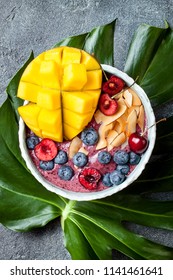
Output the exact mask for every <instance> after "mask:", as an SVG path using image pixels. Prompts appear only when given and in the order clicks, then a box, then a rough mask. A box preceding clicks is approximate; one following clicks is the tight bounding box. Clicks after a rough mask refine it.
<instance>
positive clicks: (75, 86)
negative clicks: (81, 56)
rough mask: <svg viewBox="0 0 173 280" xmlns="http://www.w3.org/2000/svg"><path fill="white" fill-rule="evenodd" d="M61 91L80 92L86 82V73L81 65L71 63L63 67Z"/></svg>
mask: <svg viewBox="0 0 173 280" xmlns="http://www.w3.org/2000/svg"><path fill="white" fill-rule="evenodd" d="M62 82H63V84H62V89H63V90H81V89H82V88H83V86H84V85H85V84H86V82H87V73H86V69H85V66H84V65H83V64H77V63H72V64H68V65H66V66H65V67H64V74H63V81H62Z"/></svg>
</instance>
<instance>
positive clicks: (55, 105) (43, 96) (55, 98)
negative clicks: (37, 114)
mask: <svg viewBox="0 0 173 280" xmlns="http://www.w3.org/2000/svg"><path fill="white" fill-rule="evenodd" d="M36 102H37V104H38V106H40V107H43V108H45V109H48V110H56V109H59V108H61V94H60V91H59V90H53V89H49V88H40V91H39V92H38V95H37V101H36Z"/></svg>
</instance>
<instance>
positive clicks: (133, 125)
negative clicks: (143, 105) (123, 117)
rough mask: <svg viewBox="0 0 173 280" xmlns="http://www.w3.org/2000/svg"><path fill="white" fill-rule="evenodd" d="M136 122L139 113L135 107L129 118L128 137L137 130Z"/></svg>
mask: <svg viewBox="0 0 173 280" xmlns="http://www.w3.org/2000/svg"><path fill="white" fill-rule="evenodd" d="M136 124H137V114H136V110H135V109H133V110H132V111H131V113H130V114H129V115H128V118H127V131H126V134H127V136H128V137H129V136H130V134H132V133H134V132H135V131H136Z"/></svg>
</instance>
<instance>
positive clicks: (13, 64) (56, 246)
mask: <svg viewBox="0 0 173 280" xmlns="http://www.w3.org/2000/svg"><path fill="white" fill-rule="evenodd" d="M172 15H173V0H146V1H144V0H131V1H130V0H129V1H128V0H121V1H120V0H112V1H108V0H95V1H94V0H88V1H87V0H76V1H74V0H69V1H67V0H61V1H59V0H50V1H48V0H45V1H41V0H33V1H32V0H31V1H29V0H28V1H27V0H0V87H1V90H0V103H2V102H3V100H4V99H5V88H6V86H7V84H8V82H9V80H10V79H11V78H12V76H13V75H14V74H15V72H16V71H17V70H18V69H19V68H20V67H21V65H22V64H23V63H24V62H25V61H26V60H27V58H28V56H29V54H30V52H31V50H33V51H34V53H35V55H37V54H39V53H40V52H42V51H44V50H45V49H49V48H51V47H52V46H53V45H54V44H55V43H56V42H58V41H60V40H62V39H64V38H66V37H68V36H72V35H77V34H80V33H85V32H88V31H91V29H92V28H94V27H96V26H98V25H102V24H106V23H109V22H111V21H112V20H114V19H115V18H117V24H116V31H115V42H114V43H115V66H116V67H118V68H119V69H121V70H123V67H124V61H125V59H126V55H127V51H128V47H129V43H130V40H131V38H132V36H133V34H134V31H135V30H136V29H137V27H138V26H139V25H140V24H141V23H147V24H150V25H154V26H160V27H163V26H164V20H167V21H168V22H169V24H170V25H171V26H173V17H172ZM168 199H170V197H168ZM129 228H130V229H131V230H134V231H135V232H138V233H142V234H143V235H144V236H146V237H148V238H150V239H151V240H155V241H159V242H161V243H162V244H165V245H169V246H172V247H173V233H172V232H168V231H165V230H154V229H148V228H146V227H141V226H135V225H129ZM114 258H115V259H126V257H125V256H123V255H122V254H120V253H118V252H115V254H114ZM0 259H30V260H31V259H64V260H65V259H70V256H69V254H68V252H67V251H66V249H65V247H64V245H63V233H62V231H61V227H60V222H59V220H56V221H53V222H51V223H50V224H49V225H47V226H46V227H44V228H43V229H37V230H34V231H32V232H29V233H17V232H12V231H10V230H8V229H6V228H4V227H3V226H0Z"/></svg>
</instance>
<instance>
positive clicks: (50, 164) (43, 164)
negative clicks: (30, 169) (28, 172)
mask: <svg viewBox="0 0 173 280" xmlns="http://www.w3.org/2000/svg"><path fill="white" fill-rule="evenodd" d="M39 166H40V168H41V169H43V170H45V171H49V170H52V169H53V168H54V161H53V160H48V161H43V160H41V161H40V163H39Z"/></svg>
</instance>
